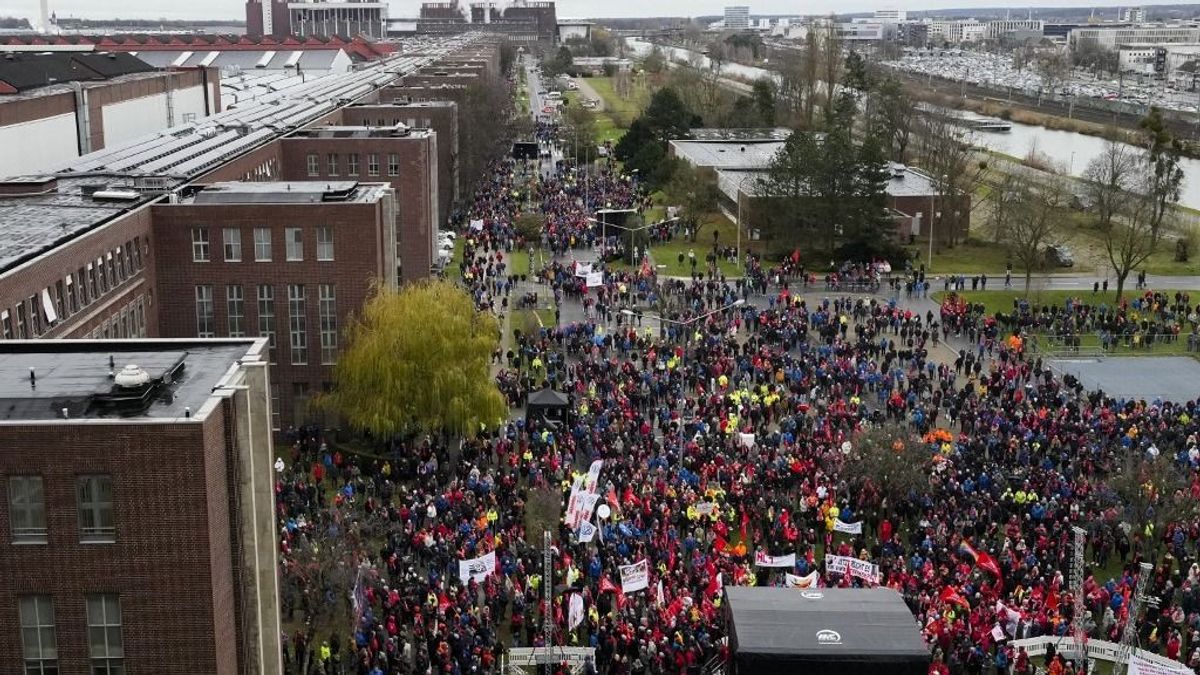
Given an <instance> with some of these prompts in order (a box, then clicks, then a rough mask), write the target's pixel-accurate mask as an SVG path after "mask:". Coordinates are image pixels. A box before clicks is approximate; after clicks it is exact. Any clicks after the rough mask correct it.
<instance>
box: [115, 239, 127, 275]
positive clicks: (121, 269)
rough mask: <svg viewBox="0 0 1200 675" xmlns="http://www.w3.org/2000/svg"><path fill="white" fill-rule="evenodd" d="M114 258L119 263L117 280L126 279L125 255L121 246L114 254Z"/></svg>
mask: <svg viewBox="0 0 1200 675" xmlns="http://www.w3.org/2000/svg"><path fill="white" fill-rule="evenodd" d="M113 260H114V261H115V262H116V263H117V281H125V256H124V254H122V252H121V247H120V246H118V247H117V250H116V252H115V253H114V254H113Z"/></svg>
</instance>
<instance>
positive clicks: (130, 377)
mask: <svg viewBox="0 0 1200 675" xmlns="http://www.w3.org/2000/svg"><path fill="white" fill-rule="evenodd" d="M115 382H116V384H117V386H118V387H124V388H126V389H136V388H138V387H144V386H146V385H147V384H149V383H150V374H149V373H147V372H146V371H144V370H142V368H141V366H138V365H135V364H132V363H131V364H129V365H127V366H125V367H124V368H122V369H121V372H119V373H117V376H116V378H115Z"/></svg>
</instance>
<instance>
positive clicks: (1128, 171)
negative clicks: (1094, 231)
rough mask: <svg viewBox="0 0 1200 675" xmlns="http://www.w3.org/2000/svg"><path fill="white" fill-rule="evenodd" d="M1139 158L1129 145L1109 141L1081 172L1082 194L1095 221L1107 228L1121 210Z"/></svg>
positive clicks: (1133, 180) (1136, 169)
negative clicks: (1082, 179) (1082, 180)
mask: <svg viewBox="0 0 1200 675" xmlns="http://www.w3.org/2000/svg"><path fill="white" fill-rule="evenodd" d="M1140 163H1141V158H1140V157H1138V154H1137V153H1136V152H1135V151H1134V150H1133V148H1132V147H1130V146H1129V145H1126V144H1125V143H1121V142H1120V141H1117V140H1110V141H1109V142H1108V143H1106V144H1105V146H1104V151H1103V152H1102V153H1100V154H1099V155H1097V156H1096V158H1095V159H1093V160H1092V161H1091V162H1090V163H1089V164H1088V166H1087V170H1085V171H1084V173H1083V178H1084V181H1085V183H1084V188H1083V189H1084V195H1085V196H1086V197H1087V200H1088V201H1089V202H1090V203H1089V204H1087V206H1088V208H1089V209H1091V210H1092V211H1093V212H1094V213H1095V215H1096V224H1097V225H1098V226H1099V227H1100V229H1101V230H1102V231H1107V230H1108V228H1109V226H1110V225H1112V222H1113V219H1114V218H1115V217H1116V215H1117V213H1118V212H1119V211H1120V210H1121V207H1122V205H1123V204H1124V202H1125V200H1126V198H1127V194H1126V193H1128V192H1129V190H1130V189H1131V188H1132V187H1133V185H1134V183H1135V181H1136V180H1137V178H1138V169H1139V164H1140Z"/></svg>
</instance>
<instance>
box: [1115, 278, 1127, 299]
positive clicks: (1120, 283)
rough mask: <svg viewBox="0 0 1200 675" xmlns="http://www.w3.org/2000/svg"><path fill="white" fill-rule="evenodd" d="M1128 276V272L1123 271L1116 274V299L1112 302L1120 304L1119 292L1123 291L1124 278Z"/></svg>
mask: <svg viewBox="0 0 1200 675" xmlns="http://www.w3.org/2000/svg"><path fill="white" fill-rule="evenodd" d="M1128 277H1129V272H1125V273H1123V274H1117V297H1116V300H1114V302H1115V303H1116V304H1118V305H1120V304H1121V294H1122V293H1124V292H1125V279H1127V278H1128Z"/></svg>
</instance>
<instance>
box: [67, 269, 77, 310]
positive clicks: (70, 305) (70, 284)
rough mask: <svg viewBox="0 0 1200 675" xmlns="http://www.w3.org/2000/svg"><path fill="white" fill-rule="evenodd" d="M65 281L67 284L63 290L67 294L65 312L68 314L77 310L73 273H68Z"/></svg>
mask: <svg viewBox="0 0 1200 675" xmlns="http://www.w3.org/2000/svg"><path fill="white" fill-rule="evenodd" d="M65 281H66V284H67V285H66V290H65V291H64V292H65V293H66V296H67V312H68V315H70V314H74V313H75V312H78V311H79V293H78V292H77V290H76V283H75V273H74V272H72V273H71V274H68V275H67V278H66V280H65Z"/></svg>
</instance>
